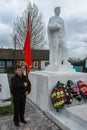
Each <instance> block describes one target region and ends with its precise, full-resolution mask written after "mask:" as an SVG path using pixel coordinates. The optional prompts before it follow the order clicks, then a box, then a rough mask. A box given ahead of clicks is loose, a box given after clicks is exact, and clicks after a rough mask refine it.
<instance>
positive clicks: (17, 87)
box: [11, 74, 31, 97]
mask: <svg viewBox="0 0 87 130" xmlns="http://www.w3.org/2000/svg"><path fill="white" fill-rule="evenodd" d="M24 82H26V76H24V75H22V77H20V76H18V75H17V74H15V76H13V78H12V79H11V92H12V94H13V96H14V97H18V96H19V97H22V96H25V93H26V91H28V92H29V93H30V91H31V83H30V81H29V80H28V81H27V82H28V87H25V86H24Z"/></svg>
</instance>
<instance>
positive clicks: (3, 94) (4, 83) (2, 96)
mask: <svg viewBox="0 0 87 130" xmlns="http://www.w3.org/2000/svg"><path fill="white" fill-rule="evenodd" d="M0 85H1V91H0V107H3V106H8V105H10V104H11V102H8V101H4V100H6V99H9V98H10V97H11V94H10V88H9V83H8V77H7V74H5V73H1V74H0Z"/></svg>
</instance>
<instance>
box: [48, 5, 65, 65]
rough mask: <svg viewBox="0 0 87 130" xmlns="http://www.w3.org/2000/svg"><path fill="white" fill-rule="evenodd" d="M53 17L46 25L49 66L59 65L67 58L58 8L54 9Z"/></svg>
mask: <svg viewBox="0 0 87 130" xmlns="http://www.w3.org/2000/svg"><path fill="white" fill-rule="evenodd" d="M54 11H55V16H52V17H51V18H50V20H49V23H48V39H49V49H50V64H55V65H58V66H59V65H60V64H62V61H64V60H66V58H67V56H66V55H67V45H66V42H65V31H64V21H63V19H62V18H61V17H59V14H60V7H56V8H55V10H54Z"/></svg>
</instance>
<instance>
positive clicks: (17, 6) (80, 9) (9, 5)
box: [0, 0, 87, 57]
mask: <svg viewBox="0 0 87 130" xmlns="http://www.w3.org/2000/svg"><path fill="white" fill-rule="evenodd" d="M28 1H29V0H3V1H0V46H3V47H12V40H11V34H12V29H13V23H14V21H15V19H16V17H17V16H21V14H22V12H23V11H24V10H25V9H26V7H27V3H28ZM30 1H31V3H33V2H34V3H36V5H37V6H38V8H39V11H40V12H42V14H43V21H44V22H45V24H46V27H47V24H48V21H49V18H50V17H51V16H53V15H54V7H56V6H61V17H62V18H63V19H64V22H65V32H66V38H67V43H68V46H69V54H70V56H74V54H75V56H77V57H82V56H85V55H86V49H87V46H86V44H84V41H87V0H84V1H82V0H44V1H42V0H30Z"/></svg>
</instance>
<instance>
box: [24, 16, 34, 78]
mask: <svg viewBox="0 0 87 130" xmlns="http://www.w3.org/2000/svg"><path fill="white" fill-rule="evenodd" d="M23 51H24V53H25V58H24V61H25V65H26V68H27V69H26V71H27V72H26V74H27V73H28V72H29V70H30V68H31V67H32V52H31V36H30V17H29V16H28V23H27V33H26V38H25V43H24V47H23ZM26 76H27V75H26Z"/></svg>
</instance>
